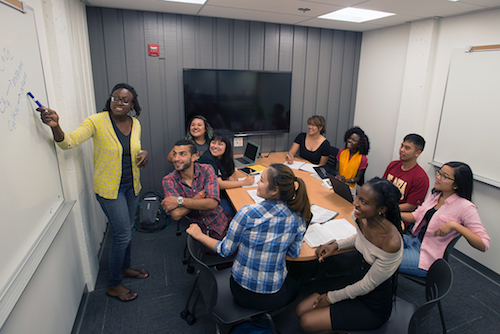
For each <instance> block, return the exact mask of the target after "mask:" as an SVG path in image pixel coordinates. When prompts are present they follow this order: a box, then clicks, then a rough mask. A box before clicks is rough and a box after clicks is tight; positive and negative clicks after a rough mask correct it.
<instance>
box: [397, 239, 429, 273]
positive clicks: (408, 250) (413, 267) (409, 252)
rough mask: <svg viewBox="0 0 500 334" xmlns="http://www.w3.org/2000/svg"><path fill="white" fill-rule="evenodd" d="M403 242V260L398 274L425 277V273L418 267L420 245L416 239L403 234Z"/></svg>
mask: <svg viewBox="0 0 500 334" xmlns="http://www.w3.org/2000/svg"><path fill="white" fill-rule="evenodd" d="M403 242H404V250H403V260H402V261H401V264H400V265H399V272H400V273H404V274H410V275H414V276H419V277H426V276H427V271H426V270H423V269H420V268H419V267H418V262H419V259H420V246H421V245H422V243H421V242H420V240H419V239H418V237H414V236H413V235H408V234H403Z"/></svg>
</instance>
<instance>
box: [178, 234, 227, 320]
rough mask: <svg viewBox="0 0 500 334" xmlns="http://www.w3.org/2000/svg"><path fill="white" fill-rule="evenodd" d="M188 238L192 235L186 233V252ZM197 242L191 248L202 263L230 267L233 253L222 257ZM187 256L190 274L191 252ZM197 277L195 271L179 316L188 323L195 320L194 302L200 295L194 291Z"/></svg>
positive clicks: (192, 269)
mask: <svg viewBox="0 0 500 334" xmlns="http://www.w3.org/2000/svg"><path fill="white" fill-rule="evenodd" d="M189 239H192V237H191V236H190V235H188V241H187V243H186V249H185V251H186V250H188V252H189V245H188V242H189ZM195 241H196V240H195ZM197 243H198V245H196V246H197V247H195V248H194V249H193V251H195V252H196V258H198V259H200V260H201V261H203V263H205V264H206V265H207V266H208V267H209V268H216V267H218V266H221V265H224V266H225V267H230V266H231V264H232V263H233V260H234V255H231V256H228V257H222V256H220V255H219V254H215V253H207V248H206V247H205V246H203V245H201V243H199V242H197ZM188 256H189V257H188V258H187V261H186V262H187V264H188V269H187V271H188V273H190V274H192V273H194V270H195V269H194V267H193V265H192V264H191V261H190V260H191V259H192V258H194V257H193V255H192V254H191V252H189V253H188ZM183 261H184V259H183ZM185 264H186V263H185ZM198 279H199V275H198V273H196V278H195V281H194V283H193V286H192V288H191V292H190V293H189V297H188V299H187V301H186V307H185V309H184V310H182V312H181V318H182V319H184V320H186V322H187V323H188V324H189V325H192V324H194V323H195V322H196V316H195V314H194V313H195V312H194V310H195V308H196V304H198V299H199V297H200V294H199V291H196V288H197V284H198ZM193 297H194V299H193ZM193 300H194V302H193Z"/></svg>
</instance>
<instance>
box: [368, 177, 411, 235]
mask: <svg viewBox="0 0 500 334" xmlns="http://www.w3.org/2000/svg"><path fill="white" fill-rule="evenodd" d="M367 184H369V185H370V187H371V188H372V190H373V192H374V193H375V196H376V198H377V206H378V207H381V206H385V207H387V211H386V212H385V218H387V220H389V221H390V222H391V223H392V224H393V225H394V226H396V228H397V229H398V231H399V233H402V231H401V211H400V210H399V199H400V198H401V192H400V191H399V189H398V188H397V187H396V186H395V185H394V184H392V183H391V182H389V181H388V180H387V179H384V178H380V177H374V178H373V179H371V180H370V181H368V182H367Z"/></svg>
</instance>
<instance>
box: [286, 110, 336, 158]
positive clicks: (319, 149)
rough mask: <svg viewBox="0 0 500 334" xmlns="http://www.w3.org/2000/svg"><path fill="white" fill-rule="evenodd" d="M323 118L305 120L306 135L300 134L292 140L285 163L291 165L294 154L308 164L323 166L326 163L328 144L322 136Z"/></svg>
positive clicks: (323, 128)
mask: <svg viewBox="0 0 500 334" xmlns="http://www.w3.org/2000/svg"><path fill="white" fill-rule="evenodd" d="M325 124H326V121H325V118H324V117H323V116H320V115H313V116H311V117H309V119H308V120H307V133H304V132H303V133H300V134H299V135H298V136H297V137H296V138H295V140H294V143H293V144H292V147H291V148H290V151H288V153H287V157H286V161H287V162H288V163H289V164H292V163H293V158H294V156H295V154H296V153H297V151H298V153H299V156H300V157H302V158H304V159H306V160H308V161H309V162H311V163H313V164H315V165H319V166H324V165H326V163H327V162H328V156H329V155H330V143H329V142H328V140H327V139H326V138H325V137H324V136H323V134H324V133H325Z"/></svg>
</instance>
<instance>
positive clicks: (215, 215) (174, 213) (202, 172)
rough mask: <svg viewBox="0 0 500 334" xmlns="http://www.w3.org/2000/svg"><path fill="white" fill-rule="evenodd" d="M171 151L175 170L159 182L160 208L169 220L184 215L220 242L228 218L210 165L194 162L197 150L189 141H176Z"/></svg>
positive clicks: (225, 229)
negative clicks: (168, 214) (163, 193)
mask: <svg viewBox="0 0 500 334" xmlns="http://www.w3.org/2000/svg"><path fill="white" fill-rule="evenodd" d="M172 151H173V158H174V161H173V164H174V168H175V170H174V171H172V172H171V173H170V174H168V175H166V176H165V177H164V178H163V180H162V185H163V191H164V192H165V199H164V200H163V201H162V205H163V208H164V209H165V211H166V212H170V215H171V217H172V219H174V220H179V219H181V218H182V217H183V216H187V217H188V218H189V219H191V221H192V222H193V223H197V224H198V225H199V226H200V227H201V229H202V231H203V232H204V233H207V234H208V235H210V236H211V237H213V238H216V239H218V240H222V238H223V237H224V236H225V235H226V232H227V228H228V225H229V221H230V217H229V215H228V214H227V213H225V212H223V211H222V207H221V206H220V204H219V202H220V197H219V186H218V185H217V176H216V175H215V173H214V170H213V168H212V166H210V165H204V164H198V163H196V159H197V155H196V148H195V146H194V145H193V143H192V142H191V141H189V140H184V139H183V140H179V141H177V142H176V143H175V145H174V148H173V150H172Z"/></svg>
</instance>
